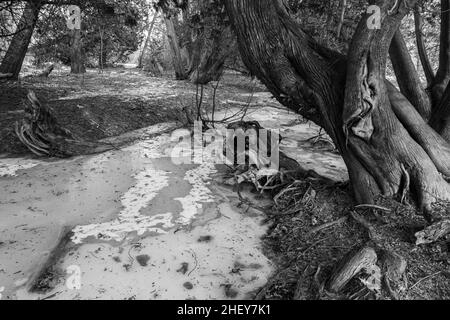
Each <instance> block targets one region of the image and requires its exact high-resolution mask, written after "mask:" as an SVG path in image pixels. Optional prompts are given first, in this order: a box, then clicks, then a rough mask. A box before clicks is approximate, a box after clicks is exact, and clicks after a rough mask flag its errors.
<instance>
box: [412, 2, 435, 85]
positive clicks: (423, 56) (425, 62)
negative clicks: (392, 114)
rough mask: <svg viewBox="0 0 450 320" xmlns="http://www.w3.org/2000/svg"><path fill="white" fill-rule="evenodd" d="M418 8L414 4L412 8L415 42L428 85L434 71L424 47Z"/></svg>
mask: <svg viewBox="0 0 450 320" xmlns="http://www.w3.org/2000/svg"><path fill="white" fill-rule="evenodd" d="M419 10H420V8H419V6H416V8H415V9H414V24H415V29H416V44H417V50H418V52H419V57H420V62H421V63H422V67H423V70H424V72H425V77H426V78H427V83H428V85H429V86H431V84H432V83H433V81H434V77H435V75H434V71H433V68H432V67H431V63H430V59H429V58H428V54H427V50H426V48H425V41H424V39H423V32H422V27H423V20H422V16H421V14H420V11H419Z"/></svg>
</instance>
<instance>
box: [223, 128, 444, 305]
mask: <svg viewBox="0 0 450 320" xmlns="http://www.w3.org/2000/svg"><path fill="white" fill-rule="evenodd" d="M237 125H238V124H235V125H234V126H235V127H236V126H237ZM240 125H242V124H240ZM248 125H252V124H248ZM248 125H246V126H248ZM244 127H245V126H244ZM280 163H281V166H280V167H281V168H280V170H279V171H278V172H276V173H272V174H267V171H266V170H264V168H258V167H257V166H255V165H253V166H249V165H241V166H235V167H234V168H233V170H232V171H231V175H230V178H229V179H228V181H227V182H228V183H229V184H234V185H237V186H239V185H240V184H241V183H250V184H252V185H253V186H254V188H255V191H256V192H258V193H270V194H271V196H272V197H273V207H272V208H270V210H266V212H267V214H268V216H269V218H268V219H269V220H274V221H277V220H283V221H285V222H284V223H283V224H282V225H283V228H286V225H285V223H286V221H288V222H287V223H288V224H289V221H302V220H307V218H306V216H307V215H309V214H312V215H313V214H314V213H315V212H317V210H319V211H321V212H322V211H326V210H327V205H326V204H323V202H324V198H323V194H324V193H328V192H334V191H330V190H337V189H339V190H343V189H345V192H346V193H348V194H349V193H350V188H349V184H348V183H336V182H334V181H332V180H330V179H327V178H324V177H322V176H320V175H319V174H317V173H316V172H314V171H312V170H305V169H303V168H302V166H301V165H300V164H298V163H297V162H295V160H293V159H290V158H288V157H287V156H285V155H284V154H281V156H280ZM239 189H240V188H239V187H238V188H237V190H238V193H239V197H240V198H241V200H242V201H245V202H246V203H247V202H248V200H247V199H245V198H244V197H243V196H242V195H241V194H240V192H239ZM346 198H348V199H351V196H350V195H346ZM403 200H405V199H403ZM406 200H407V201H406V204H405V203H402V202H397V201H395V200H393V199H390V198H384V197H380V198H379V199H378V200H377V202H376V204H370V205H364V204H363V205H358V206H353V205H351V206H349V207H346V208H341V210H342V211H343V212H344V214H343V215H342V214H341V215H340V216H339V217H335V216H334V215H335V214H336V212H330V213H328V214H329V215H330V217H329V218H330V219H332V220H331V221H329V222H326V223H323V224H319V225H318V226H314V227H309V228H306V227H305V228H304V229H303V230H298V232H304V233H305V234H303V235H302V236H301V237H302V239H303V241H306V242H309V241H311V242H312V245H311V246H312V247H311V248H312V249H310V250H314V248H313V246H314V245H317V244H316V238H315V237H316V236H318V235H319V234H321V233H324V232H327V231H328V230H330V229H333V228H342V226H343V225H346V226H347V227H348V229H354V230H355V234H358V237H357V238H355V239H353V240H352V239H350V238H349V241H350V244H352V245H350V248H349V250H348V251H347V252H346V253H344V252H343V253H342V255H341V256H340V257H339V258H337V257H333V258H332V259H333V260H335V262H332V261H329V263H328V264H327V265H326V266H322V267H321V266H319V267H315V268H313V267H312V266H311V265H308V266H307V267H306V270H303V272H300V273H299V271H300V270H297V274H296V276H297V280H298V282H297V288H296V290H295V294H294V296H293V297H292V296H291V298H296V299H306V298H308V299H311V298H318V299H356V300H360V299H405V298H406V299H407V298H410V297H411V291H412V288H414V287H415V286H416V285H417V284H416V283H413V282H414V280H415V279H413V280H411V279H408V267H410V269H411V270H415V269H417V264H420V263H419V262H417V261H419V258H417V257H414V256H413V255H412V254H411V252H414V250H418V251H420V252H422V251H427V250H433V249H432V248H433V247H434V246H436V245H441V244H443V245H444V247H447V246H448V243H449V242H448V241H449V240H450V237H449V235H450V220H449V219H447V218H446V217H448V214H449V213H450V204H448V203H437V204H435V206H434V207H433V211H434V213H435V215H436V216H440V217H441V218H440V219H438V220H437V221H434V222H427V221H426V220H425V219H424V217H423V216H422V215H420V214H419V213H418V211H416V209H415V205H414V204H411V205H409V204H407V203H408V200H409V199H406ZM349 202H351V200H349ZM251 205H252V204H250V206H251ZM254 206H255V207H257V208H258V206H257V205H256V204H254ZM318 208H320V209H318ZM328 209H329V208H328ZM333 210H336V208H334V209H333ZM291 219H292V220H291ZM313 219H314V218H313ZM296 223H297V222H296ZM294 224H295V223H294ZM301 224H304V221H302V222H301ZM302 228H303V227H302ZM306 230H308V231H306ZM356 230H358V232H356ZM305 231H306V232H305ZM277 232H278V231H277ZM286 232H289V231H282V232H281V233H282V234H283V233H286ZM343 234H344V232H343V233H342V235H343ZM340 236H341V235H338V237H340ZM352 236H354V235H352ZM281 237H283V236H281ZM319 240H320V239H319ZM352 242H353V243H352ZM302 244H303V243H298V244H297V245H298V246H299V247H302ZM331 244H332V242H331ZM331 244H329V245H331ZM346 244H347V243H346ZM293 245H295V244H292V245H291V246H290V248H289V250H291V251H294V248H293ZM418 248H420V249H418ZM308 249H309V247H307V248H306V251H308ZM444 251H445V250H444ZM423 257H424V256H421V257H420V259H423ZM295 259H297V257H294V258H293V260H295ZM409 261H411V266H409ZM449 261H450V260H449ZM285 262H286V261H284V262H283V263H285ZM311 264H313V262H311ZM302 266H304V264H303V265H302ZM313 269H314V270H313ZM410 274H412V272H410ZM439 274H440V275H445V274H446V273H445V272H444V271H442V273H439ZM305 275H306V276H305ZM409 277H411V276H409ZM306 278H309V279H306ZM276 279H277V276H275V280H274V281H273V282H272V283H269V285H268V286H267V288H265V290H270V288H271V287H272V288H273V287H276V286H277V285H276V284H275V283H276V281H277V280H276ZM305 284H307V287H308V288H306V289H305ZM449 286H450V283H449ZM268 288H269V289H268ZM311 288H314V290H313V291H314V294H313V295H311ZM265 294H266V293H265V292H263V294H260V295H258V297H257V298H265V297H267V295H265ZM282 298H287V297H286V296H284V297H282Z"/></svg>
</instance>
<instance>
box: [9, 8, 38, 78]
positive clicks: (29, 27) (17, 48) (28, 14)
mask: <svg viewBox="0 0 450 320" xmlns="http://www.w3.org/2000/svg"><path fill="white" fill-rule="evenodd" d="M41 6H42V4H41V1H27V2H26V4H25V8H24V11H23V14H22V17H21V18H20V21H19V24H18V25H17V33H16V34H15V35H14V36H13V38H12V40H11V43H10V44H9V47H8V51H7V52H6V54H5V57H4V58H3V61H2V64H1V66H0V74H10V75H11V76H10V78H11V79H18V78H19V73H20V70H21V69H22V64H23V60H24V59H25V55H26V54H27V50H28V45H29V44H30V41H31V36H32V35H33V31H34V28H35V26H36V23H37V20H38V17H39V11H40V9H41Z"/></svg>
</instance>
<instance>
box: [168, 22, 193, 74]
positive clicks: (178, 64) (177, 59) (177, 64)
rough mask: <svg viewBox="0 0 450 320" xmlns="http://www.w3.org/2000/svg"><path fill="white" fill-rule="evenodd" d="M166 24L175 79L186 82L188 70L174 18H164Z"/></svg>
mask: <svg viewBox="0 0 450 320" xmlns="http://www.w3.org/2000/svg"><path fill="white" fill-rule="evenodd" d="M164 22H165V24H166V30H167V38H168V40H169V45H170V49H171V54H172V61H173V67H174V69H175V77H176V79H177V80H185V79H187V78H188V75H187V72H186V68H185V66H184V63H183V59H182V57H181V50H180V44H179V41H178V36H177V33H176V31H175V25H174V21H173V17H168V16H165V17H164Z"/></svg>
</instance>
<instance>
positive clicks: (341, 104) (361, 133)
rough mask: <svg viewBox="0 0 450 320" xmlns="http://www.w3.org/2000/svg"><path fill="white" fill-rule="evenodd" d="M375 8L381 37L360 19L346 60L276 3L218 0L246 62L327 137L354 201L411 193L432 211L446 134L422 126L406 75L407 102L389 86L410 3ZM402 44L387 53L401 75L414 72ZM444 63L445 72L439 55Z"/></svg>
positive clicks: (445, 156) (421, 99) (423, 117)
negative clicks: (344, 168)
mask: <svg viewBox="0 0 450 320" xmlns="http://www.w3.org/2000/svg"><path fill="white" fill-rule="evenodd" d="M442 1H444V2H445V1H447V3H448V0H442ZM372 2H373V4H376V5H378V6H379V7H380V8H381V13H382V16H381V21H382V22H381V25H382V27H381V29H380V30H376V29H373V30H372V29H369V28H368V25H367V19H368V18H369V16H368V15H364V16H363V17H362V19H361V22H360V24H359V26H358V28H357V31H356V33H355V35H354V37H353V41H352V44H351V47H350V50H349V52H350V54H349V56H348V57H344V56H342V55H340V54H338V53H336V52H333V51H331V50H329V49H327V48H324V47H323V46H321V45H319V44H318V43H316V42H315V41H314V40H313V39H312V38H311V37H310V36H309V35H308V34H306V33H305V32H303V30H301V29H300V27H299V26H298V24H297V23H296V22H295V21H294V20H293V19H292V18H291V17H290V16H289V14H288V12H287V10H286V8H285V7H284V3H283V1H282V0H273V1H272V0H259V1H252V0H224V4H225V6H226V10H227V12H228V14H229V17H230V19H231V22H232V25H233V27H234V30H235V32H236V35H237V37H238V42H239V47H240V51H241V55H242V58H243V61H244V63H245V64H246V66H247V67H248V68H249V69H250V70H251V72H252V73H253V74H255V75H256V76H257V77H258V78H259V79H260V80H261V81H262V82H263V83H264V84H265V85H266V86H267V88H268V89H269V90H270V91H271V92H272V94H273V95H274V96H275V97H276V98H277V99H278V100H279V101H280V102H281V103H282V104H284V105H286V106H288V107H289V108H291V109H293V110H295V111H298V112H299V113H300V114H301V115H303V116H304V117H305V118H307V119H309V120H311V121H313V122H315V123H316V124H318V125H319V126H321V127H323V128H324V129H325V130H326V131H327V133H328V134H329V135H330V137H331V138H332V139H333V141H334V142H335V144H336V146H337V147H338V148H339V151H340V152H341V155H342V157H343V158H344V161H345V163H346V165H347V168H348V171H349V175H350V179H351V183H352V185H353V190H354V194H355V198H356V200H357V202H359V203H373V202H374V201H375V199H376V197H377V196H378V195H380V194H382V195H385V196H396V195H399V196H401V198H404V195H405V193H406V192H407V191H411V192H412V193H413V194H414V195H415V198H416V199H417V201H418V203H417V204H418V206H419V207H420V208H422V209H423V210H424V212H429V211H431V206H432V204H433V203H435V202H438V201H446V200H450V186H449V184H448V182H447V181H446V180H445V176H450V165H449V163H450V161H449V160H450V146H449V144H448V140H447V141H446V140H445V139H446V138H445V135H440V133H441V132H442V131H445V130H444V129H443V130H440V131H436V130H434V129H433V128H432V127H431V126H430V125H429V124H428V123H427V115H428V113H429V111H428V105H427V96H426V95H424V92H422V91H417V90H416V89H415V88H419V85H420V84H417V83H414V81H417V78H418V77H416V76H415V75H414V73H413V72H412V69H411V70H410V73H409V75H410V76H411V78H410V79H409V82H405V83H403V84H402V86H401V87H402V91H403V92H404V94H405V95H407V97H405V95H404V94H402V93H401V92H400V91H399V90H397V89H396V88H395V87H394V86H392V85H391V84H389V83H387V82H386V80H385V70H386V63H387V58H388V53H389V48H390V47H391V42H392V39H393V38H394V35H395V34H396V33H397V30H398V29H399V26H400V23H401V21H402V19H403V17H404V16H405V15H406V14H407V13H408V12H409V10H410V9H411V8H413V7H414V5H415V2H416V1H413V0H408V1H395V0H376V1H372ZM443 9H444V10H445V6H443ZM443 28H445V22H444V26H443ZM443 33H444V34H447V33H448V30H443ZM398 40H399V39H397V40H396V41H394V45H393V46H394V47H393V51H392V52H393V55H394V56H395V57H396V58H397V60H399V63H397V64H396V67H397V68H398V69H399V70H401V69H405V68H409V67H410V64H409V63H408V61H404V58H405V56H406V52H404V50H403V49H404V48H402V43H401V42H398ZM444 48H445V44H444ZM442 60H443V61H442V62H441V64H442V67H441V69H443V70H446V66H447V65H446V55H445V54H442ZM441 73H445V72H443V71H441ZM440 78H445V77H442V76H441V77H440ZM408 99H411V101H410V100H408ZM449 101H450V100H449ZM448 105H449V104H448V103H445V104H444V106H443V107H442V109H444V111H442V112H443V113H444V114H448V109H449V107H448ZM418 110H419V111H418ZM433 112H434V110H433ZM441 126H442V123H441ZM445 126H446V125H444V127H445Z"/></svg>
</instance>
